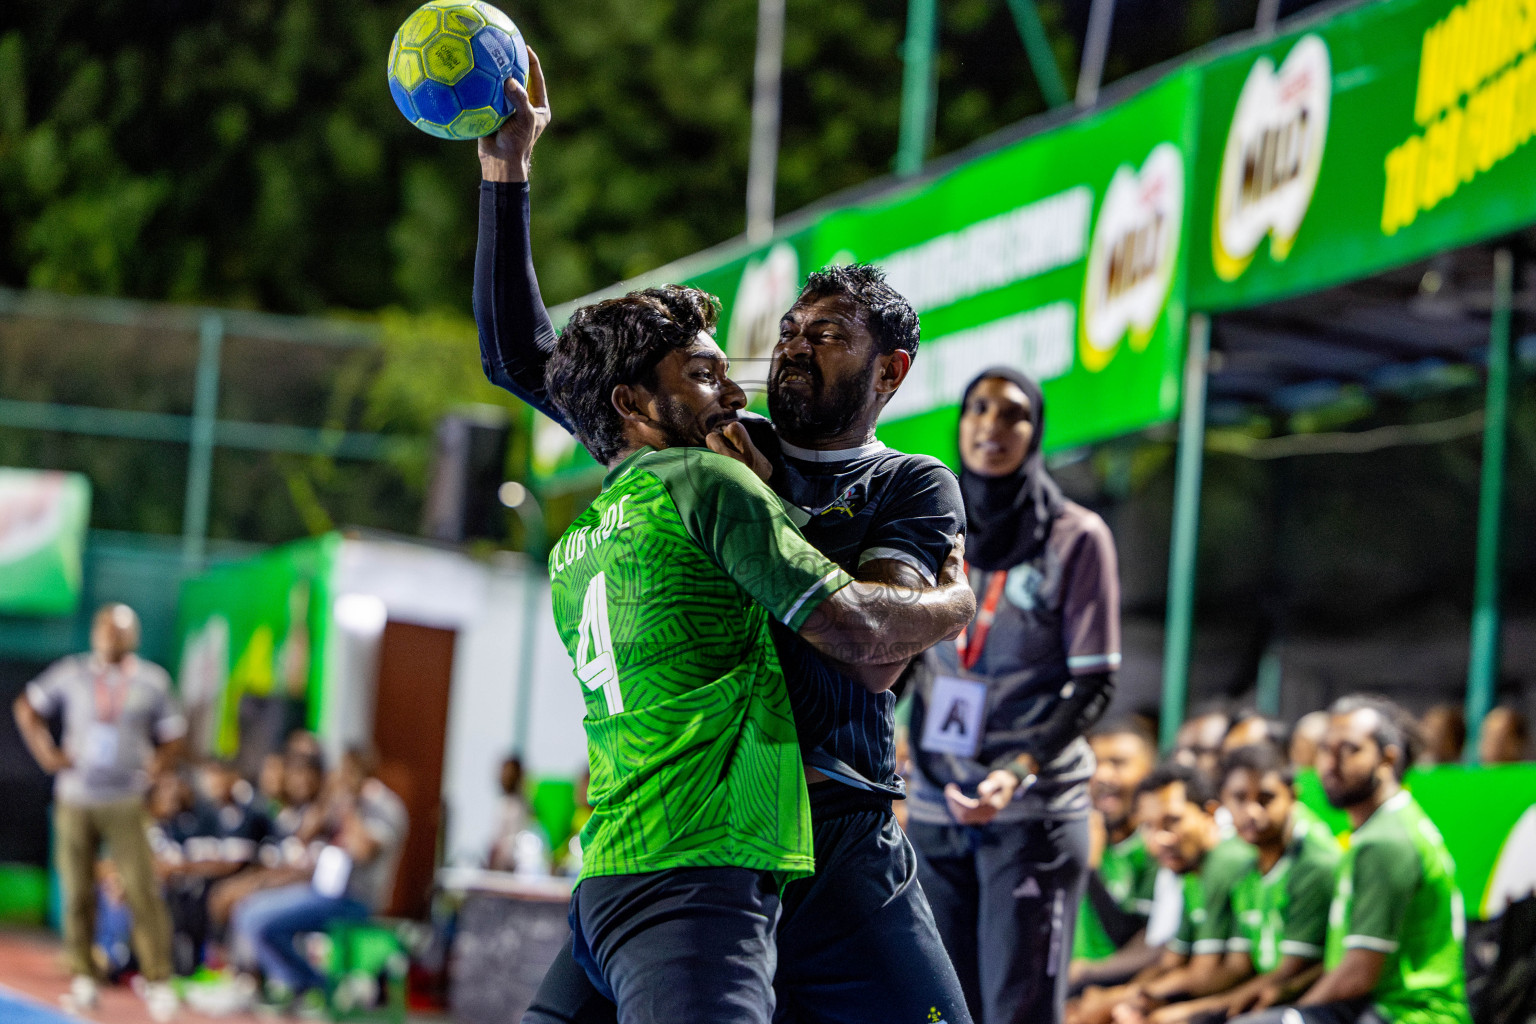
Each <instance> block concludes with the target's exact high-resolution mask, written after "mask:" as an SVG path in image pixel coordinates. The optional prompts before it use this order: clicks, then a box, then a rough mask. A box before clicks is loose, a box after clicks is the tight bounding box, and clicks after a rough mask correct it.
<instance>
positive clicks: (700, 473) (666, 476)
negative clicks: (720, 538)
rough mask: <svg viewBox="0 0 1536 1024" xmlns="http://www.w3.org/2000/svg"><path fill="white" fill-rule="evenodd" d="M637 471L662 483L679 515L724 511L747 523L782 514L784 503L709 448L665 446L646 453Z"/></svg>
mask: <svg viewBox="0 0 1536 1024" xmlns="http://www.w3.org/2000/svg"><path fill="white" fill-rule="evenodd" d="M635 468H636V469H638V470H640V471H642V472H644V473H647V474H650V475H651V476H652V477H654V478H655V479H656V480H658V481H659V482H660V483H661V486H662V488H663V489H664V490H665V491H666V494H667V497H668V498H669V499H670V500H671V503H672V505H673V506H674V507H675V508H676V509H677V511H678V513H679V514H681V515H682V516H683V518H684V519H689V518H691V517H692V516H693V515H695V514H705V515H706V516H713V515H715V514H717V513H718V512H720V511H721V510H725V509H729V510H730V515H731V516H732V518H736V519H745V520H748V521H752V522H762V521H765V520H771V519H774V518H776V517H777V516H779V515H782V514H783V511H784V506H783V504H782V502H781V501H780V500H779V498H778V497H777V496H776V495H775V494H774V493H773V491H772V490H770V489H769V487H768V485H767V484H765V483H763V481H762V480H761V479H759V478H758V476H757V474H756V473H754V472H752V470H751V469H749V468H748V467H747V466H745V465H743V464H742V463H740V462H737V461H736V460H735V459H733V458H730V457H729V456H726V455H720V454H718V453H716V452H712V451H710V450H709V449H708V448H686V447H679V448H664V449H661V450H659V451H655V452H649V453H647V454H646V455H645V456H644V457H643V458H642V459H640V460H638V461H637V463H636V467H635Z"/></svg>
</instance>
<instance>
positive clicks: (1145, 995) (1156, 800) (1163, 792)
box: [1068, 762, 1255, 1024]
mask: <svg viewBox="0 0 1536 1024" xmlns="http://www.w3.org/2000/svg"><path fill="white" fill-rule="evenodd" d="M1138 799H1139V804H1138V807H1137V814H1138V816H1139V817H1140V818H1141V829H1142V831H1143V833H1144V835H1145V836H1146V840H1147V848H1148V849H1149V850H1150V851H1151V852H1152V855H1153V856H1154V857H1155V858H1156V859H1157V861H1158V863H1159V864H1160V865H1162V866H1163V867H1165V868H1167V869H1168V870H1170V871H1173V872H1175V873H1177V874H1178V875H1179V876H1181V878H1182V880H1183V884H1184V908H1183V911H1182V916H1181V918H1180V921H1179V927H1178V931H1177V933H1176V934H1175V936H1174V937H1173V938H1172V939H1170V940H1169V941H1168V943H1167V944H1166V945H1165V946H1164V947H1163V950H1162V953H1161V955H1160V956H1159V957H1158V959H1157V961H1156V962H1155V963H1154V964H1152V966H1150V967H1148V968H1146V969H1145V970H1143V971H1141V972H1139V973H1138V974H1137V975H1136V976H1135V977H1134V978H1132V979H1131V980H1130V981H1129V982H1128V983H1126V984H1124V985H1119V986H1116V987H1114V988H1088V989H1086V990H1084V992H1083V996H1082V998H1081V1000H1079V1002H1078V1004H1077V1006H1076V1007H1075V1008H1074V1010H1073V1012H1071V1013H1070V1014H1069V1017H1068V1019H1069V1020H1071V1021H1074V1022H1076V1024H1108V1022H1109V1021H1110V1019H1111V1017H1112V1016H1113V1015H1115V1011H1116V1009H1117V1008H1121V1007H1123V1008H1124V1009H1121V1010H1120V1013H1121V1014H1124V1013H1127V1012H1132V1011H1134V1012H1137V1013H1143V1014H1144V1013H1150V1012H1151V1011H1152V1010H1155V1009H1157V1008H1158V1007H1161V1006H1163V1005H1165V1004H1167V1003H1170V1002H1173V1001H1175V1000H1179V999H1189V998H1192V997H1196V996H1204V995H1210V994H1211V993H1213V992H1218V991H1221V990H1223V989H1225V988H1227V987H1229V986H1230V984H1231V981H1230V979H1229V977H1228V974H1227V972H1226V971H1224V969H1223V960H1224V958H1225V955H1226V949H1227V939H1228V937H1229V936H1230V935H1231V932H1232V890H1233V888H1234V887H1235V886H1236V885H1237V881H1238V879H1240V878H1242V877H1243V875H1245V874H1247V873H1248V870H1249V868H1250V867H1251V866H1252V864H1253V862H1254V859H1255V855H1254V852H1253V849H1252V847H1250V846H1248V844H1247V843H1244V842H1243V841H1242V840H1240V839H1236V838H1223V837H1222V835H1221V831H1220V829H1219V828H1217V825H1216V816H1215V815H1216V807H1217V802H1216V793H1215V789H1214V786H1213V785H1212V783H1211V782H1210V780H1209V779H1207V777H1206V776H1205V775H1203V774H1202V773H1200V772H1199V771H1197V770H1195V769H1194V768H1191V767H1189V766H1187V765H1183V764H1178V763H1176V762H1168V763H1165V764H1161V765H1159V766H1158V767H1157V768H1155V769H1154V770H1153V771H1152V774H1150V775H1148V776H1147V777H1146V779H1144V780H1143V781H1142V784H1141V786H1140V787H1139V789H1138Z"/></svg>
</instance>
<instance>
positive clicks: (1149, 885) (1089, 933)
mask: <svg viewBox="0 0 1536 1024" xmlns="http://www.w3.org/2000/svg"><path fill="white" fill-rule="evenodd" d="M1099 877H1100V878H1101V879H1102V880H1103V882H1104V888H1105V889H1106V890H1107V891H1108V892H1109V894H1110V895H1111V896H1113V897H1114V900H1115V902H1116V903H1118V904H1119V905H1120V909H1121V910H1124V911H1126V912H1127V913H1130V914H1139V915H1141V916H1142V917H1147V916H1149V915H1150V914H1151V913H1152V889H1153V886H1154V885H1155V884H1156V882H1157V861H1155V860H1153V859H1152V855H1151V854H1150V853H1148V852H1147V843H1146V840H1145V839H1143V838H1142V837H1141V832H1140V830H1137V831H1135V832H1132V833H1131V834H1130V836H1129V837H1127V838H1125V839H1122V840H1121V841H1120V842H1118V843H1115V844H1113V845H1111V846H1107V847H1105V848H1104V859H1103V860H1102V861H1100V863H1099ZM1116 948H1117V947H1116V946H1115V944H1114V942H1113V941H1112V940H1111V939H1110V937H1109V935H1108V934H1106V933H1105V931H1104V925H1103V924H1101V923H1100V922H1099V915H1098V914H1097V913H1095V912H1094V909H1093V906H1092V905H1091V904H1090V903H1089V902H1088V898H1087V897H1086V896H1084V897H1083V902H1082V904H1081V905H1080V906H1079V907H1078V910H1077V930H1076V932H1074V933H1073V937H1072V956H1073V958H1074V959H1080V960H1103V959H1104V958H1105V957H1107V956H1109V955H1110V954H1111V953H1113V952H1114V951H1115V949H1116Z"/></svg>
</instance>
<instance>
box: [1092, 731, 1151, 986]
mask: <svg viewBox="0 0 1536 1024" xmlns="http://www.w3.org/2000/svg"><path fill="white" fill-rule="evenodd" d="M1088 743H1089V745H1090V746H1091V747H1092V748H1093V759H1094V762H1095V764H1094V769H1093V778H1092V779H1091V780H1090V781H1089V783H1088V796H1089V799H1091V800H1092V801H1093V811H1092V815H1091V817H1090V819H1089V836H1090V840H1091V842H1090V848H1089V865H1090V867H1091V868H1092V869H1093V870H1092V871H1090V873H1089V876H1088V888H1087V892H1086V893H1085V894H1084V896H1083V902H1082V906H1081V907H1080V908H1079V912H1078V918H1077V929H1076V930H1075V931H1074V932H1073V936H1072V947H1073V948H1072V958H1073V964H1072V983H1073V985H1074V986H1077V987H1081V986H1082V985H1085V984H1093V985H1103V984H1113V983H1116V982H1121V981H1125V980H1126V979H1128V978H1130V977H1131V976H1132V975H1134V974H1135V973H1136V972H1137V971H1139V970H1141V969H1142V968H1143V967H1146V966H1147V965H1148V964H1149V963H1151V961H1152V960H1153V959H1154V958H1155V957H1156V953H1155V952H1153V951H1151V950H1150V949H1149V947H1147V945H1146V942H1145V931H1146V924H1147V917H1148V915H1150V914H1151V912H1152V890H1153V885H1154V883H1155V881H1156V879H1157V861H1155V860H1153V859H1152V854H1151V853H1150V852H1148V850H1147V844H1146V840H1145V839H1144V838H1143V837H1142V834H1141V830H1140V829H1138V828H1137V827H1136V815H1135V813H1134V812H1135V809H1136V788H1137V787H1138V786H1140V785H1141V781H1142V780H1143V779H1145V778H1146V777H1147V775H1148V774H1150V773H1151V771H1152V766H1153V765H1155V764H1156V763H1157V744H1156V741H1155V740H1154V739H1153V738H1152V734H1151V733H1150V732H1149V731H1148V730H1147V728H1146V726H1144V725H1142V724H1141V723H1140V722H1139V721H1137V720H1135V719H1131V718H1122V719H1119V720H1117V721H1112V722H1107V723H1104V724H1101V725H1099V726H1096V727H1094V729H1093V730H1091V731H1090V732H1089V734H1088Z"/></svg>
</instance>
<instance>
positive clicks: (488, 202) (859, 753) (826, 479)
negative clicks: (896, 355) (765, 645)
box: [474, 182, 965, 789]
mask: <svg viewBox="0 0 1536 1024" xmlns="http://www.w3.org/2000/svg"><path fill="white" fill-rule="evenodd" d="M474 307H475V321H476V324H477V325H478V327H479V333H480V356H481V363H482V366H483V367H484V369H485V373H486V376H487V377H489V378H490V380H491V382H492V383H493V384H497V385H499V386H500V387H503V388H505V389H507V390H508V391H511V392H512V393H513V394H515V395H517V396H518V397H519V398H522V399H523V400H524V401H526V402H528V403H529V404H531V405H533V406H534V407H535V408H537V409H538V410H539V411H540V412H543V413H544V414H545V415H547V416H549V417H550V418H551V419H553V420H554V421H555V422H556V423H559V424H560V425H561V426H564V427H567V429H569V425H568V424H567V423H566V422H565V420H564V418H563V417H562V416H561V415H560V413H559V411H558V410H556V409H555V408H554V407H553V406H552V405H551V403H550V401H549V395H548V392H547V391H546V390H545V387H544V366H545V364H546V363H547V362H548V360H549V355H550V353H551V352H552V351H553V349H554V341H555V332H554V328H553V327H552V326H551V324H550V322H549V316H548V313H547V312H546V311H545V309H544V304H543V301H542V299H541V298H540V296H539V289H538V280H537V278H536V276H535V274H534V270H533V256H532V251H531V247H530V243H529V236H528V186H527V185H526V184H522V183H519V184H501V183H492V182H483V183H482V184H481V192H480V235H479V244H478V247H477V249H476V253H475V294H474ZM742 421H743V424H744V425H745V426H746V427H747V430H748V433H749V434H750V435H751V437H752V441H753V443H754V444H755V445H757V447H758V448H759V449H760V450H762V452H763V454H764V455H766V456H767V457H768V458H769V460H770V461H772V463H773V465H774V473H773V478H772V479H771V480H770V481H769V484H770V486H772V487H773V489H774V491H775V492H776V493H777V494H778V495H779V497H781V498H783V499H784V500H785V501H786V502H787V503H788V504H789V505H791V506H793V508H792V510H791V515H793V516H794V518H795V519H796V523H797V525H798V526H800V529H801V531H802V532H803V533H804V534H805V538H806V540H808V541H810V542H811V544H812V545H814V546H815V547H816V548H817V549H818V550H819V551H821V552H822V553H823V554H825V555H826V556H827V557H828V558H830V559H831V560H832V561H834V562H836V563H837V564H838V565H839V566H841V567H842V568H843V569H845V570H846V571H848V572H849V573H850V574H853V575H857V570H858V568H859V566H861V565H862V564H864V563H865V562H869V561H873V560H876V559H895V560H897V561H901V562H904V563H906V564H907V565H910V566H912V567H913V568H914V569H916V570H917V571H918V572H919V573H921V574H922V575H923V577H924V578H925V579H927V580H928V581H929V582H932V581H933V579H934V577H935V575H936V574H937V573H938V570H939V568H940V567H941V566H942V565H943V564H944V559H945V557H946V555H947V554H948V553H949V548H950V546H951V545H952V544H953V543H954V540H955V536H956V535H957V534H959V533H960V532H962V531H963V530H964V527H965V509H964V504H963V502H962V500H961V497H960V485H959V482H958V481H957V480H956V479H955V475H954V474H953V473H952V472H950V470H949V468H948V467H946V466H945V465H944V464H943V463H942V462H940V461H939V460H938V459H934V458H931V457H929V456H926V455H907V454H903V453H901V452H897V451H892V450H891V449H889V448H887V447H885V445H883V444H880V443H878V442H876V443H873V444H868V445H863V446H861V447H858V448H851V449H846V450H843V451H835V452H822V451H810V450H806V449H801V448H797V447H795V446H793V445H789V444H785V443H783V442H781V441H780V440H779V439H778V437H777V435H776V434H775V433H774V431H773V428H772V425H771V424H769V422H768V421H767V420H766V419H764V418H762V417H761V416H756V415H753V414H743V416H742ZM793 509H798V510H799V514H798V515H795V513H794V511H793ZM774 636H775V640H776V641H777V647H778V649H779V656H780V661H781V663H782V664H783V667H784V672H785V675H786V677H788V678H790V679H791V680H794V681H795V682H797V683H805V684H807V685H791V686H790V699H791V701H792V702H793V703H794V704H795V716H796V724H797V726H799V727H800V729H801V738H802V742H808V743H809V745H811V746H813V747H819V748H820V751H819V752H820V754H821V755H822V756H819V757H818V756H809V757H808V760H809V761H810V762H811V763H812V764H813V765H814V766H815V767H818V768H820V769H822V770H823V771H825V772H826V773H827V774H828V775H830V776H832V777H834V778H841V779H842V781H847V782H851V783H853V784H855V785H858V784H860V783H861V781H870V782H874V783H876V784H878V785H880V786H882V787H886V788H889V789H895V788H896V787H898V786H899V782H898V780H897V779H896V773H895V764H896V721H895V706H896V698H895V696H894V695H893V694H891V693H889V692H886V693H878V694H877V693H870V692H869V691H868V690H866V689H865V688H864V687H863V686H862V685H861V684H859V683H858V682H856V681H855V680H852V679H850V678H848V677H847V676H844V675H842V674H841V673H838V672H836V671H835V670H833V669H831V668H829V667H828V666H827V665H826V663H825V662H823V661H822V660H821V659H820V658H819V657H817V656H816V654H815V652H814V650H813V649H812V648H811V647H810V645H809V644H806V643H805V642H804V641H802V640H800V639H799V637H797V636H795V635H794V634H792V633H789V632H788V631H787V630H784V629H782V628H781V629H777V630H775V633H774ZM808 695H814V696H808ZM812 705H814V706H812ZM837 762H841V763H842V764H844V765H847V766H848V767H851V768H852V769H854V771H855V772H856V773H857V775H858V776H861V777H862V779H860V778H857V777H855V778H844V777H842V776H841V774H840V772H839V771H838V770H837V768H836V763H837Z"/></svg>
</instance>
